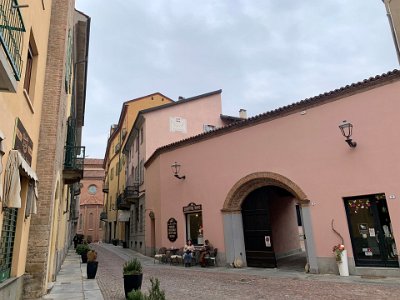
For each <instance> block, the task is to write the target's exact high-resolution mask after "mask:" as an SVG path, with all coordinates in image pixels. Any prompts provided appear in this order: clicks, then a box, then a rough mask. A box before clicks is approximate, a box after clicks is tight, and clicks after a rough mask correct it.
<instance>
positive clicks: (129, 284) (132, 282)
mask: <svg viewBox="0 0 400 300" xmlns="http://www.w3.org/2000/svg"><path fill="white" fill-rule="evenodd" d="M142 279H143V274H134V275H124V291H125V298H128V294H129V293H130V292H132V290H140V288H141V287H142Z"/></svg>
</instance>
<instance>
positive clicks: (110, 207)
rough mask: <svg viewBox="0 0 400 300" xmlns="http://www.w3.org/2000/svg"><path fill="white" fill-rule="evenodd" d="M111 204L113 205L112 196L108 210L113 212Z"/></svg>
mask: <svg viewBox="0 0 400 300" xmlns="http://www.w3.org/2000/svg"><path fill="white" fill-rule="evenodd" d="M111 203H112V196H110V202H109V203H108V204H109V206H108V210H111V209H112V206H111Z"/></svg>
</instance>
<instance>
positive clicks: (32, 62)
mask: <svg viewBox="0 0 400 300" xmlns="http://www.w3.org/2000/svg"><path fill="white" fill-rule="evenodd" d="M37 56H38V51H37V47H36V43H35V40H34V38H33V34H32V32H31V35H30V39H29V45H28V53H27V55H26V66H25V78H24V94H25V96H26V97H27V98H28V99H29V101H30V102H31V103H33V99H34V91H35V81H36V68H37V66H36V64H37Z"/></svg>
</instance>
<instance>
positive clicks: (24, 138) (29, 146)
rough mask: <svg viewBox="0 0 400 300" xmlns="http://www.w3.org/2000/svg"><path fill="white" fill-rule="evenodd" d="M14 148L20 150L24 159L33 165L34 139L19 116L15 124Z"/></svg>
mask: <svg viewBox="0 0 400 300" xmlns="http://www.w3.org/2000/svg"><path fill="white" fill-rule="evenodd" d="M14 149H15V150H18V152H19V153H20V154H21V156H22V157H23V159H25V161H26V162H27V163H28V164H29V166H31V163H32V152H33V141H32V139H31V137H30V136H29V134H28V132H27V131H26V129H25V127H24V125H23V124H22V122H21V120H20V119H19V118H17V121H16V124H15V140H14Z"/></svg>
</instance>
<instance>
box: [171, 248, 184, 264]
mask: <svg viewBox="0 0 400 300" xmlns="http://www.w3.org/2000/svg"><path fill="white" fill-rule="evenodd" d="M182 263H183V247H181V248H179V250H178V252H176V254H173V255H171V265H180V264H182Z"/></svg>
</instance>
